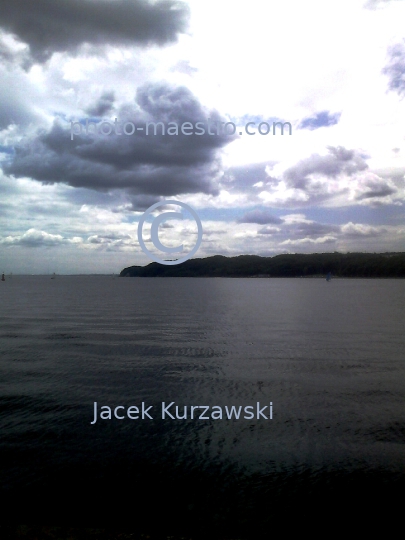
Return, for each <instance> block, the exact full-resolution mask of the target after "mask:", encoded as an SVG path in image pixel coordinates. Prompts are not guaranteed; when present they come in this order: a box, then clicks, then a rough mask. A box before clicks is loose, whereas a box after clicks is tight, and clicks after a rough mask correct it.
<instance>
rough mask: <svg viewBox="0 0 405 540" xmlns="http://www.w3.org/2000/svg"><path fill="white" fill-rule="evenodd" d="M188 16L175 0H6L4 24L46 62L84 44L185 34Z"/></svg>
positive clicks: (165, 39)
mask: <svg viewBox="0 0 405 540" xmlns="http://www.w3.org/2000/svg"><path fill="white" fill-rule="evenodd" d="M187 20H188V8H187V6H186V5H185V4H184V3H183V2H178V1H176V0H161V1H158V2H149V1H147V0H97V1H94V0H64V1H55V0H35V1H32V0H2V1H1V19H0V27H1V28H3V29H4V30H6V31H8V32H11V33H12V34H14V35H16V36H17V37H18V38H19V39H20V40H21V41H22V42H24V43H27V44H28V45H29V47H30V52H31V55H32V57H33V58H34V59H35V60H36V61H37V62H44V61H46V60H47V59H48V58H50V56H51V55H52V54H53V53H54V52H63V51H70V52H75V51H77V49H78V48H79V47H80V45H82V44H84V43H89V44H92V45H104V44H111V45H131V44H140V45H148V44H158V45H164V44H165V43H170V42H174V41H175V40H176V38H177V35H178V33H180V32H184V30H185V28H186V23H187Z"/></svg>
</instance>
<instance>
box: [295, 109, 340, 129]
mask: <svg viewBox="0 0 405 540" xmlns="http://www.w3.org/2000/svg"><path fill="white" fill-rule="evenodd" d="M339 119H340V113H334V114H331V113H330V112H329V111H322V112H319V113H317V114H316V115H315V116H312V117H308V118H304V120H303V121H302V122H301V124H300V126H299V127H300V128H301V129H310V130H314V129H319V128H321V127H327V126H334V125H335V124H337V123H338V122H339Z"/></svg>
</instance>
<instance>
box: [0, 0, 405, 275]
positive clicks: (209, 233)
mask: <svg viewBox="0 0 405 540" xmlns="http://www.w3.org/2000/svg"><path fill="white" fill-rule="evenodd" d="M0 5H1V12H2V15H1V18H0V81H1V83H0V272H5V273H13V274H49V273H53V272H55V273H59V274H82V273H83V274H85V273H101V274H109V273H111V274H112V273H119V272H120V271H121V270H122V269H123V268H125V267H128V266H132V265H142V266H143V265H146V264H148V263H149V262H151V260H150V259H149V258H148V256H147V255H146V254H145V253H143V251H142V249H141V247H140V244H139V241H138V222H139V220H140V218H141V217H142V215H143V213H144V212H145V211H146V210H147V209H148V208H149V207H150V206H152V205H153V204H155V203H158V202H164V201H167V200H172V201H176V200H177V201H181V202H183V203H186V204H187V205H189V206H190V207H191V208H193V209H194V210H195V211H196V212H197V214H198V216H199V218H200V220H201V223H202V227H203V239H202V242H201V245H200V248H199V249H198V251H197V253H196V254H195V255H194V257H197V258H198V257H208V256H212V255H218V254H219V255H225V256H228V257H230V256H236V255H241V254H256V255H261V256H274V255H277V254H281V253H326V252H335V251H338V252H342V253H347V252H398V251H404V248H405V216H404V200H405V99H404V97H405V27H404V24H403V21H404V20H405V0H307V1H305V2H303V1H302V0H269V1H264V0H249V2H247V1H240V0H204V1H201V0H188V1H185V2H181V1H176V0H164V1H161V0H159V1H149V0H63V1H60V0H35V2H32V0H1V1H0ZM86 122H87V132H86ZM103 122H104V124H103ZM198 122H200V133H197V132H196V129H197V128H196V124H197V123H198ZM221 122H222V123H221ZM153 123H156V134H155V133H154V132H153V130H152V127H151V128H150V132H149V133H148V134H146V125H147V124H150V126H153ZM157 123H161V124H157ZM102 125H103V126H104V127H103V131H104V132H103V133H102V132H101V131H100V126H102ZM124 125H125V130H126V132H127V133H128V134H125V133H123V128H124ZM132 125H133V126H134V127H135V132H134V133H133V134H132V135H131V134H130V131H131V130H132V127H131V126H132ZM170 125H171V126H172V128H173V126H177V134H176V129H175V128H173V130H172V133H171V134H169V133H168V128H169V127H170ZM259 125H260V131H261V133H260V132H259ZM162 126H163V127H162ZM184 126H185V127H184ZM190 126H192V128H191V129H190ZM201 126H203V127H204V129H201ZM219 126H221V128H220V127H219ZM281 126H283V129H281ZM197 127H198V126H197ZM138 128H139V129H138ZM110 130H112V132H111V133H110V134H107V133H106V132H108V131H110ZM163 130H165V132H163ZM208 130H209V132H208ZM201 131H204V133H201ZM167 211H170V212H173V211H174V212H177V213H178V212H180V211H181V208H180V207H179V206H176V205H174V204H172V205H170V204H166V205H165V204H163V205H161V206H160V207H159V208H158V209H157V210H156V211H155V212H154V213H153V215H152V216H149V218H148V219H147V220H146V222H145V227H144V229H143V238H144V240H145V243H146V245H147V246H148V248H150V250H151V251H152V252H154V251H155V248H154V246H153V244H152V243H151V241H150V224H151V221H152V219H153V216H157V215H158V214H159V213H162V212H167ZM159 239H160V241H161V242H162V244H163V245H165V246H167V247H170V246H171V247H174V246H179V245H180V244H181V245H183V251H182V252H181V253H180V252H179V256H182V255H184V254H185V253H187V252H190V251H191V249H192V248H193V246H194V245H195V243H196V241H197V225H196V223H195V220H194V219H193V217H192V216H191V214H189V213H188V212H187V211H186V210H184V211H183V219H170V220H166V221H162V223H161V225H160V227H159Z"/></svg>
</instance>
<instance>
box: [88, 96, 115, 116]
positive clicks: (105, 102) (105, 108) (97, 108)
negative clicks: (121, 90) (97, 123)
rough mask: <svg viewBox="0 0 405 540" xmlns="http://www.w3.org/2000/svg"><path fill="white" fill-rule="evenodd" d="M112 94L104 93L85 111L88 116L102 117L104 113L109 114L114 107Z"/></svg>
mask: <svg viewBox="0 0 405 540" xmlns="http://www.w3.org/2000/svg"><path fill="white" fill-rule="evenodd" d="M114 100H115V97H114V92H113V91H110V92H104V93H103V94H102V95H101V96H100V98H99V99H98V100H97V101H96V103H94V104H93V105H91V106H90V107H88V108H87V109H86V112H87V114H90V116H96V117H99V116H104V115H105V114H106V113H108V112H110V111H111V110H112V108H113V106H114Z"/></svg>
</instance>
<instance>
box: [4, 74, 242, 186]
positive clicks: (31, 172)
mask: <svg viewBox="0 0 405 540" xmlns="http://www.w3.org/2000/svg"><path fill="white" fill-rule="evenodd" d="M110 97H111V96H110ZM97 103H99V101H97ZM118 116H119V122H120V123H121V127H119V128H118V132H120V133H121V135H116V134H114V132H113V134H112V135H101V134H94V133H93V134H91V133H90V132H91V131H92V129H94V128H91V126H90V129H88V134H86V132H85V129H83V131H82V134H81V135H77V136H75V137H74V139H73V140H71V136H70V127H69V129H64V128H63V127H62V124H61V123H60V121H58V120H56V121H55V122H54V124H53V126H52V128H51V129H50V130H49V131H46V130H42V131H40V132H39V133H37V134H36V136H35V137H31V138H27V139H25V140H24V141H22V143H21V144H20V145H18V146H17V147H16V148H15V156H14V159H13V161H11V162H9V163H6V164H4V171H6V172H7V173H8V174H11V175H14V176H16V177H29V178H32V179H34V180H38V181H40V182H43V183H66V184H69V185H71V186H73V187H84V188H89V189H94V190H101V191H108V190H111V189H118V188H124V189H127V190H128V191H129V192H131V193H132V195H135V196H138V195H142V196H167V195H177V194H181V193H198V192H202V193H210V194H216V193H218V186H217V185H216V183H215V180H216V179H217V177H218V175H219V172H220V161H219V155H218V151H219V150H220V149H221V148H222V147H224V146H225V145H226V144H229V143H230V142H231V141H232V140H233V137H231V136H228V135H225V134H223V135H221V134H219V135H216V134H215V135H209V134H208V132H207V131H206V132H205V134H203V135H191V136H189V135H184V134H182V133H181V130H180V127H179V134H178V135H173V136H171V135H168V134H162V132H161V128H159V127H158V128H157V130H156V135H154V134H153V127H152V128H151V133H150V134H149V135H146V133H145V125H146V123H148V122H155V123H157V122H163V123H164V124H168V123H169V122H174V123H176V124H177V125H178V126H181V125H182V124H183V123H184V122H191V123H192V124H193V125H194V126H195V125H196V123H197V122H203V123H204V124H205V125H207V117H210V118H211V120H212V121H218V122H219V121H221V120H222V119H221V117H220V116H219V114H218V113H217V112H215V111H211V112H209V111H206V110H204V108H203V107H202V106H201V104H200V103H199V102H198V100H197V99H196V98H195V97H194V96H193V94H192V93H191V92H190V91H189V90H188V89H186V88H184V87H172V86H170V85H168V84H163V83H160V84H147V85H145V86H143V87H141V88H139V89H138V91H137V94H136V103H135V104H126V105H123V106H122V107H121V109H120V110H119V114H118ZM125 122H132V123H133V124H134V125H135V126H144V130H143V131H142V132H140V131H136V132H135V134H134V135H130V136H127V135H124V134H122V126H123V124H125ZM112 124H113V122H112Z"/></svg>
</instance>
